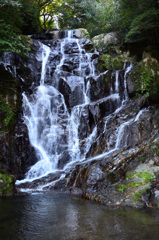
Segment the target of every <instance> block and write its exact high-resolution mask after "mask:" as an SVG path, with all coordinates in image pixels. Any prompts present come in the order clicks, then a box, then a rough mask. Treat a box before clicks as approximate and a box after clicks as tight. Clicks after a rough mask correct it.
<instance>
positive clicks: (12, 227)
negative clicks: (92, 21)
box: [0, 194, 159, 240]
mask: <svg viewBox="0 0 159 240" xmlns="http://www.w3.org/2000/svg"><path fill="white" fill-rule="evenodd" d="M8 239H11V240H158V239H159V212H158V211H154V210H151V209H150V210H145V211H141V210H121V209H120V210H115V209H107V208H106V207H104V206H101V205H98V204H95V203H90V202H89V201H86V200H82V199H78V198H75V197H71V196H68V195H63V194H58V195H57V194H37V195H29V196H25V197H14V198H5V199H0V240H8Z"/></svg>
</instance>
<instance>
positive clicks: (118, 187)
mask: <svg viewBox="0 0 159 240" xmlns="http://www.w3.org/2000/svg"><path fill="white" fill-rule="evenodd" d="M115 188H116V189H117V190H118V191H120V192H124V191H125V190H126V189H127V185H125V184H121V185H116V186H115Z"/></svg>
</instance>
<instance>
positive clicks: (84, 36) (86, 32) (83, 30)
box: [77, 28, 90, 39]
mask: <svg viewBox="0 0 159 240" xmlns="http://www.w3.org/2000/svg"><path fill="white" fill-rule="evenodd" d="M77 30H80V32H81V33H82V34H83V38H86V39H90V35H89V33H88V31H87V30H86V29H85V28H78V29H77Z"/></svg>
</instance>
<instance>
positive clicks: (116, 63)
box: [111, 56, 124, 70]
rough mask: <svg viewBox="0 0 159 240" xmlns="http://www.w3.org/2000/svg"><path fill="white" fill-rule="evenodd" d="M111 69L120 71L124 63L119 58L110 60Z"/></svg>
mask: <svg viewBox="0 0 159 240" xmlns="http://www.w3.org/2000/svg"><path fill="white" fill-rule="evenodd" d="M111 64H112V68H113V69H115V70H118V69H122V68H123V65H124V62H123V60H122V58H121V57H120V56H118V57H115V58H112V59H111Z"/></svg>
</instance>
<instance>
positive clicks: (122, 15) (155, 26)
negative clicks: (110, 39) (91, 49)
mask: <svg viewBox="0 0 159 240" xmlns="http://www.w3.org/2000/svg"><path fill="white" fill-rule="evenodd" d="M116 3H117V5H118V8H117V11H116V19H115V22H114V23H115V24H114V25H113V26H112V27H113V28H114V29H115V30H117V31H118V33H119V37H120V38H122V40H123V42H127V43H134V42H141V41H142V42H143V41H144V42H145V43H148V42H149V43H156V42H158V36H159V9H158V8H159V4H158V1H156V0H145V1H141V0H134V1H129V0H116Z"/></svg>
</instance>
